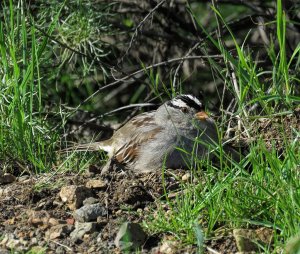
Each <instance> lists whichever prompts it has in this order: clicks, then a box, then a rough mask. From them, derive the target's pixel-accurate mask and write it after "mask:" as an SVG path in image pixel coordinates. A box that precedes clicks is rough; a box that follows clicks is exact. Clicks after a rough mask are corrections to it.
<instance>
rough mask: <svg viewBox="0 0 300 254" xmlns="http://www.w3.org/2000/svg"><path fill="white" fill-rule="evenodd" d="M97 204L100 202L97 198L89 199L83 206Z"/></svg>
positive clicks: (84, 201)
mask: <svg viewBox="0 0 300 254" xmlns="http://www.w3.org/2000/svg"><path fill="white" fill-rule="evenodd" d="M97 202H99V200H98V199H97V198H93V197H89V198H86V199H85V200H83V205H92V204H96V203H97Z"/></svg>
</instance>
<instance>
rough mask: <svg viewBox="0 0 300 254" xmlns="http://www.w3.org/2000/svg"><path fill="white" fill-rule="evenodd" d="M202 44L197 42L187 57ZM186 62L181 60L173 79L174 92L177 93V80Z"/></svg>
mask: <svg viewBox="0 0 300 254" xmlns="http://www.w3.org/2000/svg"><path fill="white" fill-rule="evenodd" d="M200 43H201V42H197V43H196V44H195V45H194V46H193V47H192V48H190V49H189V51H188V52H187V53H186V55H185V57H188V56H189V55H190V54H191V53H192V52H193V51H194V50H195V49H196V48H197V47H198V46H199V45H200ZM183 62H184V60H181V61H180V63H179V64H178V66H177V68H176V70H175V73H174V79H173V89H174V91H177V86H176V79H177V77H178V72H179V69H180V68H181V66H182V64H183Z"/></svg>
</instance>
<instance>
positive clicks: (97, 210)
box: [73, 203, 107, 222]
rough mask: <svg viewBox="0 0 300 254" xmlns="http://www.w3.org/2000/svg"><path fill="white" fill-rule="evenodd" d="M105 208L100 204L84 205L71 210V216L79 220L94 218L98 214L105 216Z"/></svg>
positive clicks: (91, 219) (86, 220)
mask: <svg viewBox="0 0 300 254" xmlns="http://www.w3.org/2000/svg"><path fill="white" fill-rule="evenodd" d="M106 214H107V210H106V209H105V208H104V207H103V206H101V204H99V203H97V204H92V205H85V206H83V207H81V208H80V209H77V210H75V211H74V212H73V217H74V219H75V220H76V221H79V222H89V221H93V220H96V219H97V217H99V216H105V215H106Z"/></svg>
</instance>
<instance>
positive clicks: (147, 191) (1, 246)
mask: <svg viewBox="0 0 300 254" xmlns="http://www.w3.org/2000/svg"><path fill="white" fill-rule="evenodd" d="M97 170H98V169H97V168H96V167H94V166H92V167H91V168H90V171H89V172H88V173H86V174H83V175H75V174H74V175H66V174H64V175H59V174H56V175H53V176H51V175H49V174H46V175H39V176H28V175H24V176H20V177H17V178H16V180H15V181H14V182H12V183H9V184H5V185H1V186H0V202H1V206H0V253H12V252H11V251H16V252H21V253H22V252H25V251H27V250H30V249H31V250H34V251H36V252H38V251H41V250H44V251H45V253H120V248H117V247H116V246H115V243H114V240H115V237H116V234H117V231H118V230H119V227H120V225H121V224H122V222H124V221H127V222H135V223H140V222H141V221H142V220H144V219H145V217H146V216H147V214H149V213H150V212H153V209H155V208H156V205H157V204H156V200H157V199H158V198H159V197H161V196H162V194H163V187H162V184H161V183H162V181H163V180H162V175H161V173H157V174H153V173H152V174H143V175H139V176H133V175H128V174H125V173H124V172H122V171H120V172H115V173H114V175H113V176H110V178H109V179H108V178H105V179H102V178H101V177H100V175H99V174H98V173H97ZM174 173H175V174H176V175H178V177H179V178H180V177H182V176H183V175H184V174H186V172H184V171H180V170H177V171H173V172H172V174H169V175H168V174H167V175H165V176H164V177H165V181H166V183H167V184H166V188H167V190H168V191H169V192H170V193H172V190H174V191H176V188H177V187H178V182H176V181H175V180H174V175H173V174H174ZM94 180H98V181H100V182H102V183H103V185H102V186H100V187H99V185H98V186H91V185H93V181H94ZM94 182H95V181H94ZM91 183H92V184H91ZM94 185H95V184H94ZM68 186H69V187H70V186H72V187H73V188H76V187H83V189H81V194H82V193H83V192H84V191H87V193H88V194H87V195H85V197H90V198H91V197H92V198H94V202H97V203H98V204H100V205H101V206H102V207H103V208H104V210H105V213H104V214H102V216H98V217H97V219H96V220H95V222H94V223H95V224H96V227H95V229H93V230H92V231H90V232H87V233H85V234H84V235H83V236H82V237H81V238H79V239H76V240H74V239H72V237H71V236H70V235H71V232H72V231H74V227H75V226H74V225H75V224H76V222H75V219H74V216H73V213H74V210H76V209H75V208H72V205H74V202H73V203H72V200H70V202H69V203H68V202H64V201H63V200H62V198H61V194H60V193H61V190H62V189H63V188H66V187H68ZM74 186H75V187H74ZM84 186H88V187H89V188H85V187H84ZM79 199H80V197H79ZM81 206H82V204H81V205H78V207H79V208H80V207H81ZM70 208H71V209H70ZM72 209H74V210H72ZM163 239H170V236H168V235H167V234H165V235H164V234H155V235H149V234H147V237H146V240H145V241H144V243H143V245H142V253H157V254H159V253H184V252H186V253H196V251H197V248H196V246H182V247H179V245H178V246H174V242H173V243H172V244H173V245H172V244H171V246H169V250H168V246H167V248H165V249H166V251H165V252H164V251H163V248H164V246H162V245H163V244H164V243H163V242H164V241H163ZM175 245H176V244H175ZM210 245H211V246H212V247H213V248H214V249H217V250H221V251H222V253H230V252H235V251H236V246H235V242H234V241H233V239H232V238H230V237H226V239H225V238H224V239H219V240H216V241H213V242H211V243H210ZM172 246H173V248H172ZM225 249H226V251H225Z"/></svg>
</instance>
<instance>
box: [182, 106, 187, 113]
mask: <svg viewBox="0 0 300 254" xmlns="http://www.w3.org/2000/svg"><path fill="white" fill-rule="evenodd" d="M181 111H182V112H183V113H187V112H188V111H189V110H188V108H185V107H184V108H181Z"/></svg>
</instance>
